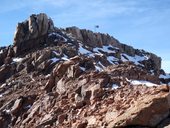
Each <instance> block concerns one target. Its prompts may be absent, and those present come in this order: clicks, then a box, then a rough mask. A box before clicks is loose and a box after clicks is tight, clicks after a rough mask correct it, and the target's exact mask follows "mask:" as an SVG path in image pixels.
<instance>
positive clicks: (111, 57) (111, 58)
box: [107, 56, 119, 64]
mask: <svg viewBox="0 0 170 128" xmlns="http://www.w3.org/2000/svg"><path fill="white" fill-rule="evenodd" d="M107 60H108V61H109V62H110V63H111V64H113V62H112V61H118V60H119V59H117V58H115V57H114V56H108V57H107Z"/></svg>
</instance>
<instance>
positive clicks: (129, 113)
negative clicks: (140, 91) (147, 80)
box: [108, 92, 170, 128]
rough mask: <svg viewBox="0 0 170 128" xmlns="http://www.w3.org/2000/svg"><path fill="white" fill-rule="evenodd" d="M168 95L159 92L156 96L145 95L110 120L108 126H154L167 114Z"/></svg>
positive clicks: (169, 96) (110, 127)
mask: <svg viewBox="0 0 170 128" xmlns="http://www.w3.org/2000/svg"><path fill="white" fill-rule="evenodd" d="M169 98H170V95H169V94H168V93H165V92H160V94H158V95H157V96H155V95H145V96H142V97H141V98H139V99H138V100H137V101H136V102H135V103H134V105H131V107H130V108H128V109H127V110H125V111H124V112H123V113H122V114H120V115H118V116H117V117H115V118H114V120H113V121H111V122H110V123H109V125H108V128H113V127H124V126H143V127H145V126H147V127H156V126H157V125H158V124H159V123H160V122H161V121H162V120H164V119H166V118H167V117H168V116H169V108H170V106H169V100H170V99H169Z"/></svg>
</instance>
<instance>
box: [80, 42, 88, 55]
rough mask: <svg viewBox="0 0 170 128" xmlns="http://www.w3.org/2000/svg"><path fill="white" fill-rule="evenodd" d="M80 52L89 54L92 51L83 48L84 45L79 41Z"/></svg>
mask: <svg viewBox="0 0 170 128" xmlns="http://www.w3.org/2000/svg"><path fill="white" fill-rule="evenodd" d="M79 52H80V53H81V54H89V53H91V52H90V51H88V50H87V49H85V48H83V47H82V44H80V43H79Z"/></svg>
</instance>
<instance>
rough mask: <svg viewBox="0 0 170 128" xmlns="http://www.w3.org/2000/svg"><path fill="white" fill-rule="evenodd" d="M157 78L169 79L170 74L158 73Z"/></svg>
mask: <svg viewBox="0 0 170 128" xmlns="http://www.w3.org/2000/svg"><path fill="white" fill-rule="evenodd" d="M159 78H163V79H170V74H165V75H162V74H161V75H160V76H159Z"/></svg>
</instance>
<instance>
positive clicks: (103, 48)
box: [93, 45, 118, 53]
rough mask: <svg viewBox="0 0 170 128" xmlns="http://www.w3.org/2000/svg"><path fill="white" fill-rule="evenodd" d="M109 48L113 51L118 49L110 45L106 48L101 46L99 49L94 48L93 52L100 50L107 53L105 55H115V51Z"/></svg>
mask: <svg viewBox="0 0 170 128" xmlns="http://www.w3.org/2000/svg"><path fill="white" fill-rule="evenodd" d="M109 47H110V48H113V49H118V48H117V47H114V46H112V45H108V46H103V47H101V48H99V47H98V48H94V49H93V51H94V52H99V50H102V51H104V52H107V53H115V51H114V50H110V49H109Z"/></svg>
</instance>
